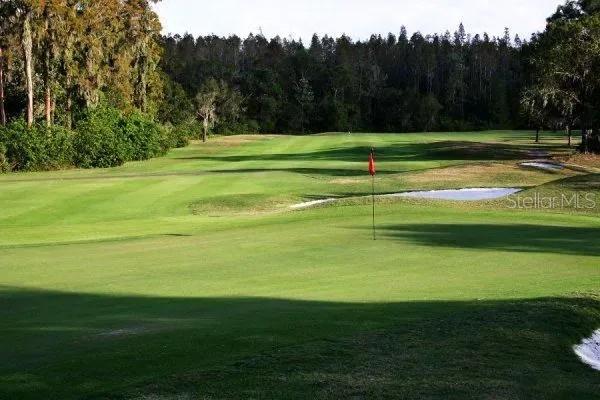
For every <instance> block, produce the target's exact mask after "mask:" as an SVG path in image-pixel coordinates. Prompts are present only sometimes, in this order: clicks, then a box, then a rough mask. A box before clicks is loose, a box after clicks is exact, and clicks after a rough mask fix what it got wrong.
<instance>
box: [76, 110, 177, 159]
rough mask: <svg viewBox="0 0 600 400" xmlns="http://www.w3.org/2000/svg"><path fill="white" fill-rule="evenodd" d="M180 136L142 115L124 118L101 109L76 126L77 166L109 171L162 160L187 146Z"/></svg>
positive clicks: (87, 115) (88, 115)
mask: <svg viewBox="0 0 600 400" xmlns="http://www.w3.org/2000/svg"><path fill="white" fill-rule="evenodd" d="M179 134H180V133H172V130H170V129H168V128H164V127H162V126H161V125H159V124H158V123H156V122H155V121H153V120H152V119H151V118H149V117H147V116H145V115H143V114H141V113H139V112H133V113H131V114H129V115H123V114H122V113H121V112H120V111H119V110H117V109H115V108H111V107H98V108H96V109H92V110H89V111H88V112H87V113H86V115H85V116H84V118H83V120H82V121H81V122H80V123H79V124H78V125H77V135H76V136H75V141H74V147H75V153H76V155H75V164H76V165H77V166H78V167H82V168H106V167H115V166H118V165H121V164H123V163H124V162H126V161H139V160H147V159H149V158H152V157H157V156H161V155H164V154H165V153H166V152H167V151H168V150H169V149H170V148H171V147H177V146H181V145H182V143H185V142H184V141H183V139H180V138H178V137H177V135H179ZM173 135H175V136H174V137H173Z"/></svg>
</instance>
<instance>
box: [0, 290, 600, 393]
mask: <svg viewBox="0 0 600 400" xmlns="http://www.w3.org/2000/svg"><path fill="white" fill-rule="evenodd" d="M0 302H1V303H2V309H1V310H0V317H1V318H0V335H1V337H2V341H0V354H2V358H1V360H2V361H1V364H0V397H1V398H7V399H8V398H10V399H39V398H57V399H58V398H60V399H75V398H103V399H104V398H131V397H134V398H140V397H139V396H141V398H151V397H149V396H150V395H165V396H166V397H164V398H168V399H170V398H173V399H174V398H235V399H238V398H239V399H242V398H243V399H245V398H250V397H252V398H286V399H340V398H361V399H362V398H365V399H367V398H372V399H381V398H390V399H391V398H405V399H422V398H429V399H461V400H462V399H480V398H482V395H486V396H487V397H486V398H536V399H542V398H557V399H560V398H564V399H570V398H577V399H592V398H597V397H596V396H597V393H598V391H599V390H600V381H599V380H598V375H597V372H595V371H593V370H591V369H588V368H587V367H586V366H585V365H583V364H581V363H580V362H579V360H578V359H577V357H576V356H575V355H574V354H573V352H572V350H571V346H572V345H573V344H576V343H578V342H579V340H580V339H581V338H582V337H583V336H587V335H589V334H590V333H591V332H592V331H593V330H594V329H595V328H597V327H598V326H599V325H600V301H599V299H598V298H596V297H594V296H593V295H588V296H586V297H581V296H580V297H579V298H543V299H531V300H513V301H465V302H451V301H428V302H403V303H387V304H377V303H372V304H369V303H366V304H365V303H360V304H359V303H336V302H320V301H297V300H285V299H270V298H159V297H143V296H102V295H91V294H81V293H72V294H68V293H60V292H44V291H32V290H23V289H17V288H10V287H5V288H2V289H0ZM144 396H148V397H144ZM171 396H172V397H171ZM176 396H182V397H176ZM183 396H189V397H183ZM152 398H155V397H152ZM160 398H161V399H162V398H163V397H160Z"/></svg>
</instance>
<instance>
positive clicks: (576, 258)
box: [0, 132, 600, 399]
mask: <svg viewBox="0 0 600 400" xmlns="http://www.w3.org/2000/svg"><path fill="white" fill-rule="evenodd" d="M371 146H375V147H376V148H377V153H378V169H379V172H380V174H379V175H378V178H377V190H378V192H379V193H394V192H399V191H403V190H412V189H415V190H425V189H439V188H462V187H523V188H525V189H526V192H525V193H524V195H526V194H532V193H534V192H535V193H537V192H540V193H547V194H555V195H556V194H562V193H567V194H587V193H592V194H593V195H594V196H595V195H598V201H599V202H600V178H599V177H598V175H593V174H585V173H582V172H576V171H573V170H571V169H565V170H563V171H557V172H546V171H537V170H531V169H526V168H522V167H519V166H518V163H519V162H520V161H522V160H524V159H528V158H531V154H532V152H533V151H535V150H537V149H544V150H546V151H549V152H551V153H553V154H554V153H564V152H566V151H567V149H565V148H564V140H563V138H561V137H558V136H548V137H546V138H545V141H544V143H542V144H539V145H533V144H532V143H531V133H527V132H483V133H453V134H402V135H392V134H388V135H370V134H355V135H347V134H324V135H317V136H304V137H277V136H265V137H257V136H241V137H229V138H217V139H215V140H214V141H212V142H210V143H209V144H206V145H203V144H199V143H197V144H193V145H192V146H190V147H188V148H185V149H180V150H175V151H173V152H171V153H170V154H169V155H168V156H167V157H164V158H160V159H155V160H150V161H145V162H138V163H130V164H127V165H125V166H123V167H119V168H114V169H107V170H87V171H81V170H70V171H57V172H49V173H27V174H12V175H5V176H0V185H1V187H2V191H0V207H1V210H2V211H1V213H0V271H1V274H0V285H1V286H0V303H1V304H2V308H1V309H0V338H1V340H0V355H1V357H0V360H1V361H0V398H11V399H13V398H27V399H37V398H57V399H58V398H60V399H65V398H89V397H98V398H148V399H150V398H160V399H162V398H197V397H198V398H352V397H354V398H399V397H400V398H415V399H417V398H443V399H446V398H456V399H464V398H482V397H481V394H482V393H486V394H489V397H490V398H515V399H516V398H590V399H591V398H594V396H596V395H597V393H598V391H599V390H600V381H599V380H598V373H597V372H596V371H593V370H591V369H590V368H588V367H586V366H585V365H583V364H582V363H581V362H580V361H579V360H578V359H577V357H576V356H575V354H574V353H573V352H572V350H571V346H572V345H574V344H576V343H579V341H580V339H581V338H583V337H586V336H589V335H590V334H591V333H592V332H593V330H594V329H596V328H598V327H600V297H599V296H600V291H599V290H598V288H599V287H600V268H599V267H598V266H599V265H600V264H599V261H600V252H599V250H598V245H597V238H598V233H600V218H598V210H599V208H598V207H597V205H596V207H592V208H589V207H587V208H585V209H583V208H582V209H574V208H572V207H571V208H564V209H553V210H533V209H531V210H515V209H512V208H511V207H510V206H509V203H508V202H507V200H498V201H488V202H475V203H469V204H466V203H455V202H443V201H423V200H414V199H399V200H381V201H380V203H379V204H378V207H377V208H378V217H377V218H378V228H379V232H378V234H379V240H377V241H373V240H372V239H371V231H370V228H371V225H370V224H371V208H370V205H369V203H368V201H367V200H365V199H357V200H350V201H346V202H341V203H339V204H337V203H336V204H335V205H332V206H326V207H317V208H314V209H309V210H303V211H290V210H289V206H290V205H292V204H295V203H298V202H302V201H310V200H314V199H322V198H329V197H338V196H339V197H347V196H359V195H365V194H369V193H370V177H368V175H367V174H366V171H365V169H366V158H367V156H368V150H369V149H370V147H371Z"/></svg>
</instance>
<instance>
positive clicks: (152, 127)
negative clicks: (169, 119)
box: [120, 113, 171, 161]
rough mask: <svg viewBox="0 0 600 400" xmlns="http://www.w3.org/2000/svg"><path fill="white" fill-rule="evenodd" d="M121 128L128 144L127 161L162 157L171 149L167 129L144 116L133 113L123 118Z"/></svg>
mask: <svg viewBox="0 0 600 400" xmlns="http://www.w3.org/2000/svg"><path fill="white" fill-rule="evenodd" d="M120 128H121V129H122V132H121V135H122V136H123V138H124V139H125V142H126V148H125V160H126V161H138V160H147V159H149V158H152V157H157V156H161V155H164V154H165V153H166V152H167V150H169V148H170V147H171V146H170V145H169V144H170V143H169V140H168V133H167V132H166V131H165V129H164V128H163V127H161V126H160V125H158V124H157V123H156V122H154V121H152V120H151V119H150V118H148V117H146V116H144V115H142V114H139V113H132V114H130V115H128V116H127V117H124V118H122V120H121V123H120Z"/></svg>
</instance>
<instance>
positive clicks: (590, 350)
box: [573, 329, 600, 371]
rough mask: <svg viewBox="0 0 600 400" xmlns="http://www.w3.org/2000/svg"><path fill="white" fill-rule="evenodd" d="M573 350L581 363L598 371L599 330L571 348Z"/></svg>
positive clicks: (599, 360)
mask: <svg viewBox="0 0 600 400" xmlns="http://www.w3.org/2000/svg"><path fill="white" fill-rule="evenodd" d="M573 350H575V354H577V355H578V356H579V358H580V359H581V361H583V362H584V363H586V364H587V365H589V366H590V367H592V368H594V369H595V370H598V371H600V329H598V330H597V331H596V332H594V334H593V335H592V337H590V338H588V339H583V341H582V342H581V344H579V345H577V346H573Z"/></svg>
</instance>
